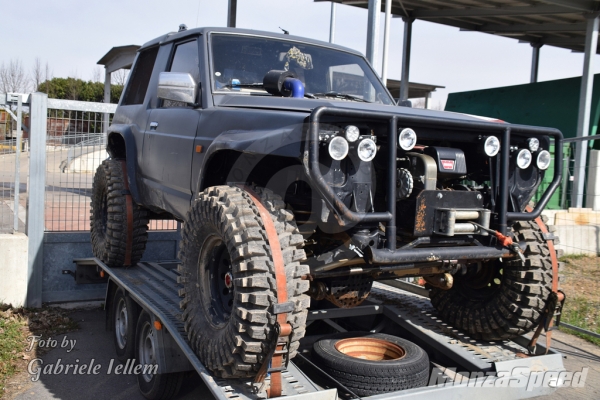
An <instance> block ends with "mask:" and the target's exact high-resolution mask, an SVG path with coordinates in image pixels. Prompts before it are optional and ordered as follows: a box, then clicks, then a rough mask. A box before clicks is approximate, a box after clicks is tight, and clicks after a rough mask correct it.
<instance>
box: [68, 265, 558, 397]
mask: <svg viewBox="0 0 600 400" xmlns="http://www.w3.org/2000/svg"><path fill="white" fill-rule="evenodd" d="M74 263H75V264H76V271H75V274H74V275H75V279H76V281H77V282H78V283H99V282H107V283H108V284H107V291H106V301H105V309H106V311H107V312H106V327H107V329H109V330H111V331H113V333H114V337H115V343H117V341H118V340H124V341H125V342H123V343H128V346H129V347H131V346H132V345H134V346H135V348H134V354H136V358H137V359H138V363H139V364H141V365H152V366H154V367H155V369H154V370H149V371H146V370H142V371H140V373H139V374H138V383H139V385H140V389H141V391H142V394H144V395H145V396H146V397H147V398H160V397H162V398H165V397H173V396H175V395H176V392H177V391H178V389H179V386H180V384H181V381H182V379H183V376H184V374H185V373H186V372H188V371H192V370H195V371H196V372H197V373H198V374H199V375H200V377H201V378H202V380H203V381H204V383H205V384H206V386H207V387H208V388H209V390H210V391H211V393H212V394H213V396H214V398H215V399H219V400H226V399H236V400H238V399H239V400H250V399H252V400H255V399H264V398H267V392H266V390H265V388H266V387H268V384H269V377H267V379H266V382H265V383H266V384H265V385H263V387H262V388H260V390H257V389H256V386H254V385H253V384H252V382H250V381H246V380H240V379H221V378H216V377H215V376H213V375H212V374H211V373H210V371H209V370H207V368H205V366H204V365H203V364H202V362H201V361H200V360H199V359H198V357H197V356H196V355H195V354H194V352H193V350H192V347H191V346H190V343H189V340H188V337H187V334H186V332H185V329H184V323H183V321H182V317H181V310H180V306H179V302H180V300H181V299H180V297H179V295H178V287H179V285H178V283H177V276H178V273H177V268H176V267H177V261H161V262H148V261H143V262H139V263H138V264H137V265H136V266H134V267H129V268H109V267H108V266H106V265H105V264H104V263H102V262H101V261H100V260H98V259H97V258H86V259H76V260H74ZM123 294H124V295H123ZM115 298H117V300H118V302H117V303H118V304H117V303H115ZM319 305H320V304H317V306H316V307H312V305H311V308H310V309H309V314H308V318H307V334H306V336H305V337H304V339H302V341H301V346H300V351H299V352H298V355H297V357H295V358H294V359H293V360H292V361H291V362H289V364H288V365H287V367H286V368H285V369H284V370H283V371H282V394H283V396H285V398H287V399H294V400H302V399H311V400H336V399H338V398H339V399H351V398H358V396H357V395H355V394H354V393H353V392H352V391H351V390H350V389H348V388H347V387H345V386H344V385H343V384H341V383H340V382H339V381H338V380H336V379H334V378H333V377H332V376H330V375H329V374H327V373H326V372H325V371H323V370H322V369H321V368H320V366H319V365H317V364H315V363H314V362H313V360H312V348H313V344H314V343H316V342H317V341H319V340H320V339H321V338H322V337H324V336H326V335H328V334H330V333H332V332H346V331H348V330H351V331H368V332H385V333H387V334H391V335H395V336H398V337H402V338H405V339H408V340H410V341H412V342H414V343H416V344H417V345H418V346H420V347H421V348H422V349H424V350H425V351H426V352H427V354H428V355H429V360H430V378H429V382H428V385H427V386H424V387H419V388H414V389H408V390H402V391H396V392H391V393H385V394H379V395H375V396H371V397H362V398H363V399H366V398H368V399H372V400H376V399H381V400H383V399H386V400H392V399H406V398H410V399H432V398H438V397H440V396H443V397H444V398H461V399H469V398H472V399H476V398H481V397H482V396H486V399H507V398H511V399H521V398H530V397H536V396H541V395H547V394H550V393H552V392H553V391H554V390H556V388H557V387H559V386H560V385H561V382H560V380H559V379H558V378H557V376H558V374H559V373H560V372H562V371H564V366H563V362H562V355H561V354H559V353H558V352H556V351H554V350H552V349H549V350H548V352H547V354H546V349H545V348H544V347H543V346H541V345H538V346H537V347H536V349H535V350H534V354H529V352H528V350H527V344H528V343H529V338H527V337H525V336H521V337H518V338H517V339H515V340H513V341H509V340H506V341H498V342H485V341H480V340H475V339H472V338H470V337H469V336H468V334H465V333H463V332H461V331H459V330H457V329H454V328H453V327H452V326H449V325H448V324H446V323H444V322H443V321H442V320H441V319H439V318H438V316H437V315H436V311H435V309H434V308H433V306H432V305H431V303H430V300H429V299H428V297H427V290H426V289H424V288H422V287H420V286H417V285H413V284H410V283H407V282H404V281H401V280H389V281H382V282H375V283H374V284H373V288H372V291H371V295H370V296H369V298H368V300H367V301H365V302H364V303H363V304H362V305H360V306H357V307H354V308H348V309H340V308H327V307H325V308H323V307H319ZM127 307H129V308H130V309H129V310H127ZM131 308H136V309H137V311H136V312H133V310H131ZM132 315H133V316H135V318H134V319H137V321H131V320H128V318H131V316H132ZM132 339H135V340H132ZM123 348H124V346H117V345H116V349H117V351H118V353H119V350H120V349H121V350H122V349H123ZM121 353H123V352H122V351H121ZM121 355H122V354H121ZM536 373H537V374H539V373H543V374H546V375H548V374H550V375H549V376H550V377H551V378H550V379H549V380H548V379H544V381H545V382H547V384H541V383H542V380H539V379H537V381H536V384H534V385H532V384H530V382H529V378H530V377H531V376H532V375H534V374H536ZM552 377H554V378H552ZM157 382H158V383H160V385H157ZM161 385H162V386H161ZM158 386H160V388H158ZM158 389H160V390H158ZM157 390H158V391H157Z"/></svg>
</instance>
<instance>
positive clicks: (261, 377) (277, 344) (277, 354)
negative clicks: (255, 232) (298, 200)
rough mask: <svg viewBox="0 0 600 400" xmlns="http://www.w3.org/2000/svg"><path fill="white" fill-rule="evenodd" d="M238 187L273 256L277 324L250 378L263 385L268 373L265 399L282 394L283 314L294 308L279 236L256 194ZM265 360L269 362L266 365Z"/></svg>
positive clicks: (287, 332) (286, 326)
mask: <svg viewBox="0 0 600 400" xmlns="http://www.w3.org/2000/svg"><path fill="white" fill-rule="evenodd" d="M241 188H242V189H243V190H245V191H246V193H248V195H249V196H250V198H251V199H252V201H253V202H254V205H256V208H257V209H258V212H259V213H260V218H261V219H262V221H263V225H264V227H265V231H266V233H267V241H268V242H269V247H270V248H271V255H272V256H273V264H274V266H275V281H276V283H277V304H275V305H274V306H273V313H274V314H276V315H277V323H276V324H275V332H274V334H273V342H272V345H271V349H270V350H269V353H268V355H267V357H266V358H265V359H264V361H263V364H262V365H261V367H260V369H259V371H258V374H257V375H256V378H255V379H254V383H255V384H259V385H261V384H263V383H264V381H265V378H266V377H267V374H268V373H270V374H271V385H270V387H269V388H267V396H268V397H269V398H272V397H279V396H281V394H282V393H281V392H282V383H281V372H282V371H283V370H285V369H286V366H285V365H284V355H287V359H286V361H289V337H290V335H291V334H292V326H291V325H290V324H289V323H288V322H287V315H288V312H291V311H293V310H294V303H292V302H288V293H287V280H286V276H285V263H284V261H283V253H282V251H281V244H280V243H279V236H278V235H277V229H276V228H275V224H274V223H273V220H272V219H271V214H270V213H269V211H267V209H266V208H265V206H264V205H263V204H262V202H261V201H260V199H259V198H258V196H257V194H256V193H255V192H254V191H253V190H252V189H251V188H249V187H247V186H242V187H241ZM269 363H270V364H271V366H270V367H269ZM261 388H262V385H261ZM255 390H257V391H260V389H257V388H256V387H255Z"/></svg>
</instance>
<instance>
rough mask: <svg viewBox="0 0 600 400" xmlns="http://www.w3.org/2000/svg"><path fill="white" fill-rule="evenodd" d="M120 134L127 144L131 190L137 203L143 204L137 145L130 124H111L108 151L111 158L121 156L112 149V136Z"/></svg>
mask: <svg viewBox="0 0 600 400" xmlns="http://www.w3.org/2000/svg"><path fill="white" fill-rule="evenodd" d="M114 135H118V136H120V138H121V140H123V143H124V144H125V160H126V164H127V177H128V180H129V192H130V193H131V197H132V198H133V200H134V201H135V202H136V203H137V204H141V196H140V192H139V190H138V184H137V163H136V160H137V146H136V143H135V137H134V135H133V132H132V128H131V126H129V125H111V127H110V128H109V129H108V132H107V143H106V152H107V153H108V154H109V155H110V157H111V158H121V157H122V155H121V157H119V155H118V154H115V152H114V151H113V149H111V138H112V137H114Z"/></svg>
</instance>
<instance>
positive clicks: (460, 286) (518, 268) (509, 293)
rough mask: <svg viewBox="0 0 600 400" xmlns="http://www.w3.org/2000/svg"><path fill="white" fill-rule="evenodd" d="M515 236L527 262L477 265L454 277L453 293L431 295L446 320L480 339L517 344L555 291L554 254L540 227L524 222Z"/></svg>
mask: <svg viewBox="0 0 600 400" xmlns="http://www.w3.org/2000/svg"><path fill="white" fill-rule="evenodd" d="M513 230H514V233H515V237H516V239H517V241H518V242H519V244H520V246H521V248H522V249H523V250H524V256H525V262H522V261H521V260H519V259H518V258H511V259H508V260H506V261H504V262H502V261H500V260H494V261H489V262H486V263H479V264H472V265H469V266H468V267H467V273H466V274H465V275H461V274H457V275H455V276H454V284H453V286H452V288H451V289H449V290H442V289H439V288H432V289H431V294H430V297H431V302H432V304H433V305H434V306H435V308H436V309H437V310H438V312H439V315H440V317H441V318H442V319H443V320H444V321H445V322H447V323H448V324H450V325H452V326H453V327H455V328H458V329H461V330H462V331H464V332H466V333H468V334H469V335H470V336H471V337H473V338H475V339H483V340H504V339H512V338H514V337H516V336H520V335H523V334H525V333H527V332H529V331H531V330H532V329H534V328H535V327H536V326H537V325H538V324H539V323H540V320H541V317H542V312H543V310H544V307H545V305H546V301H547V299H548V296H549V295H550V292H551V290H552V261H551V257H550V256H551V255H550V249H549V247H548V243H547V242H546V240H545V239H544V237H543V235H542V231H541V229H540V227H539V226H538V225H537V224H536V223H535V222H533V221H532V222H525V221H521V222H517V223H516V224H515V225H514V226H513Z"/></svg>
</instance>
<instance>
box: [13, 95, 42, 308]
mask: <svg viewBox="0 0 600 400" xmlns="http://www.w3.org/2000/svg"><path fill="white" fill-rule="evenodd" d="M30 99H31V100H30V115H31V125H30V128H29V143H30V144H29V152H30V153H29V154H30V157H29V199H28V202H27V236H28V237H29V251H28V257H29V258H28V261H27V280H28V284H27V307H34V308H38V307H41V306H42V266H43V264H42V259H43V254H44V193H45V188H46V123H47V122H46V121H47V119H48V95H46V94H45V93H32V94H31V97H30ZM15 212H16V210H15Z"/></svg>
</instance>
